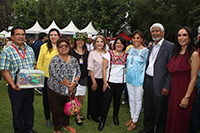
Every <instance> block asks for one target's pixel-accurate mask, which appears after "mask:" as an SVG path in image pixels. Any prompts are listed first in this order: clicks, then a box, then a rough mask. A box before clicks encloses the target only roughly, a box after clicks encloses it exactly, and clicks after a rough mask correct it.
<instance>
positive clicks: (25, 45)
mask: <svg viewBox="0 0 200 133" xmlns="http://www.w3.org/2000/svg"><path fill="white" fill-rule="evenodd" d="M12 44H13V45H14V46H15V47H16V48H17V49H21V48H20V47H19V46H17V45H15V44H14V43H12ZM23 45H24V49H25V48H26V47H27V46H28V45H27V44H25V43H24V44H23ZM24 49H23V50H24Z"/></svg>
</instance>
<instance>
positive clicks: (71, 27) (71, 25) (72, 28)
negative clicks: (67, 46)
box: [60, 20, 80, 35]
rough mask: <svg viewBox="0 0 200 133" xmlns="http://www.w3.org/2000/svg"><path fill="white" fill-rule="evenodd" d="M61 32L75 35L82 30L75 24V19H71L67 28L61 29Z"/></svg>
mask: <svg viewBox="0 0 200 133" xmlns="http://www.w3.org/2000/svg"><path fill="white" fill-rule="evenodd" d="M60 32H61V33H62V34H67V35H73V34H75V33H76V32H80V30H79V29H78V28H77V27H76V26H75V25H74V23H73V21H72V20H71V21H70V23H69V24H68V25H67V26H66V27H65V28H63V29H62V30H60Z"/></svg>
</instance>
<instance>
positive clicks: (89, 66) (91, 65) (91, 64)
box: [87, 52, 94, 71]
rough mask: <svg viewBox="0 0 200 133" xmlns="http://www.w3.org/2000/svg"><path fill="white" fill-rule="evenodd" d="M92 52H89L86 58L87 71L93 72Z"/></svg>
mask: <svg viewBox="0 0 200 133" xmlns="http://www.w3.org/2000/svg"><path fill="white" fill-rule="evenodd" d="M93 60H94V59H93V52H90V54H89V57H88V67H87V69H88V70H91V71H93V70H94V62H93Z"/></svg>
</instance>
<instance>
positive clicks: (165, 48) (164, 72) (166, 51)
mask: <svg viewBox="0 0 200 133" xmlns="http://www.w3.org/2000/svg"><path fill="white" fill-rule="evenodd" d="M173 47H174V44H173V43H172V42H169V41H167V40H165V39H164V40H163V43H162V45H161V47H160V50H159V52H158V55H157V57H156V60H155V63H154V76H153V86H154V92H155V94H156V95H157V96H158V97H161V96H162V89H163V88H165V89H167V90H170V88H171V74H170V73H169V71H168V69H167V67H166V65H167V64H168V62H169V61H170V59H171V58H172V56H173ZM152 48H153V46H152V45H151V46H150V49H149V54H148V57H147V65H146V69H147V67H148V65H149V56H150V54H151V51H152ZM144 82H145V81H144ZM145 87H147V86H145V83H144V89H145Z"/></svg>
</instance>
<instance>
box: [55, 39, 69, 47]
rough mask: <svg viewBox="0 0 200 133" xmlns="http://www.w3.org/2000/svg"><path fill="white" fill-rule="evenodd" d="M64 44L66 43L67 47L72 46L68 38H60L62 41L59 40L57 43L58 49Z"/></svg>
mask: <svg viewBox="0 0 200 133" xmlns="http://www.w3.org/2000/svg"><path fill="white" fill-rule="evenodd" d="M62 42H66V43H67V45H69V46H70V44H69V40H68V39H66V38H60V39H58V41H57V43H56V46H57V48H58V47H59V45H60V44H61V43H62Z"/></svg>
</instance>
